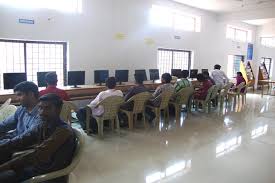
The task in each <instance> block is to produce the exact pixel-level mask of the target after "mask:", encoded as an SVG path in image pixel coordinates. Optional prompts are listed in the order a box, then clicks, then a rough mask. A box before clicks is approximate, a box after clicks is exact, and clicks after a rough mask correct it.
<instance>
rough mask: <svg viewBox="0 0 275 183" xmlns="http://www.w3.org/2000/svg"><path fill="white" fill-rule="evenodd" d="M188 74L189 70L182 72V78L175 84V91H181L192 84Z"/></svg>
mask: <svg viewBox="0 0 275 183" xmlns="http://www.w3.org/2000/svg"><path fill="white" fill-rule="evenodd" d="M188 74H189V73H188V72H182V78H181V79H180V80H179V81H177V82H176V84H175V85H174V88H175V92H179V91H180V90H181V89H183V88H186V87H190V86H191V85H192V84H191V82H190V81H189V80H188V79H187V77H188Z"/></svg>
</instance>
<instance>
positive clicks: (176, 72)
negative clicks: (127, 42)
mask: <svg viewBox="0 0 275 183" xmlns="http://www.w3.org/2000/svg"><path fill="white" fill-rule="evenodd" d="M205 71H207V72H208V69H202V72H205ZM48 72H52V71H48ZM48 72H37V81H38V86H39V87H44V86H46V85H47V84H46V81H45V75H46V74H47V73H48ZM53 72H54V71H53ZM184 72H185V74H187V75H188V76H189V77H190V78H196V77H197V74H198V69H191V70H190V75H189V71H188V70H181V69H172V70H171V75H172V76H176V77H178V78H182V75H183V73H184ZM138 73H139V74H141V75H143V79H144V80H145V81H146V80H147V75H146V70H145V69H142V70H135V74H138ZM149 74H150V80H153V81H154V80H158V79H160V76H159V70H158V69H149ZM108 77H109V71H108V70H95V71H94V81H95V83H96V84H101V83H105V80H106V79H107V78H108ZM115 78H116V79H117V82H120V83H121V82H128V79H129V70H116V71H115ZM3 79H4V89H13V88H14V86H15V85H16V84H18V83H20V82H23V81H26V80H27V76H26V73H4V74H3ZM84 84H85V71H68V85H69V86H74V87H77V85H84Z"/></svg>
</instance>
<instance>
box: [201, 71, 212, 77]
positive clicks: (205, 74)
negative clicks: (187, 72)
mask: <svg viewBox="0 0 275 183" xmlns="http://www.w3.org/2000/svg"><path fill="white" fill-rule="evenodd" d="M202 75H203V76H204V77H205V78H209V77H210V76H209V72H208V71H203V73H202Z"/></svg>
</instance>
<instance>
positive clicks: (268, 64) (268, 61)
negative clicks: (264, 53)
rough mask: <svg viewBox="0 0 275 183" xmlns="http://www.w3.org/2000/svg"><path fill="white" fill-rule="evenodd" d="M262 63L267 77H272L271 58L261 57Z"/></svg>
mask: <svg viewBox="0 0 275 183" xmlns="http://www.w3.org/2000/svg"><path fill="white" fill-rule="evenodd" d="M262 63H264V64H265V67H266V70H267V72H268V75H269V77H272V69H273V62H272V58H265V57H262Z"/></svg>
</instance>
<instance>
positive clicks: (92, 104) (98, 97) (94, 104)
mask: <svg viewBox="0 0 275 183" xmlns="http://www.w3.org/2000/svg"><path fill="white" fill-rule="evenodd" d="M101 95H102V92H100V93H99V94H98V95H97V96H96V98H95V99H94V100H93V101H91V103H90V104H89V105H88V106H89V107H90V108H94V107H96V106H97V104H98V103H99V102H100V101H101Z"/></svg>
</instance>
